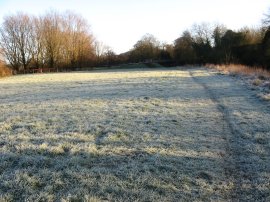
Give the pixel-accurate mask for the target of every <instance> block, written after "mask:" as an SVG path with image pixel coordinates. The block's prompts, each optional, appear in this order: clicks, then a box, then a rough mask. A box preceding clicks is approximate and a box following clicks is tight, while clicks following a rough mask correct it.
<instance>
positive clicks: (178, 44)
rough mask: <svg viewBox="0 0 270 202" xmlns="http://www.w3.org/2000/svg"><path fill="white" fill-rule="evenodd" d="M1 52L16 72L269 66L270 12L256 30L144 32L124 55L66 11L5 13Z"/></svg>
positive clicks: (216, 28) (200, 26) (199, 28)
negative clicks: (170, 35) (168, 35)
mask: <svg viewBox="0 0 270 202" xmlns="http://www.w3.org/2000/svg"><path fill="white" fill-rule="evenodd" d="M0 48H1V49H0V53H1V55H2V56H4V58H5V59H4V60H5V61H7V62H8V64H9V66H11V67H12V69H13V70H15V71H16V72H21V71H26V72H27V71H29V70H31V69H38V68H52V69H57V70H60V71H61V70H62V69H69V70H77V69H79V68H82V67H94V66H111V65H116V64H121V63H137V62H145V63H147V62H150V63H151V62H159V63H161V64H163V65H165V66H167V65H185V64H206V63H214V64H224V63H225V64H229V63H240V64H245V65H250V66H262V67H265V68H268V69H270V14H269V15H266V17H265V19H264V20H263V26H261V27H258V28H249V27H244V28H242V29H240V30H238V31H233V30H231V29H229V28H227V27H225V26H224V25H220V24H219V25H211V24H208V23H201V24H194V25H193V26H192V27H191V28H190V29H188V30H186V31H184V32H183V33H182V34H181V36H180V37H179V38H177V39H175V40H174V43H173V44H167V43H161V42H160V41H158V40H157V38H156V37H155V36H153V35H151V34H146V35H144V36H143V37H142V38H141V39H140V40H138V41H137V42H136V44H134V46H133V48H132V49H131V50H130V51H128V52H126V53H123V54H119V55H117V54H115V53H114V51H113V50H112V49H111V48H110V47H108V46H106V45H104V44H103V43H102V42H99V41H97V40H96V39H95V37H94V36H93V34H92V32H91V29H90V26H89V24H88V23H87V21H86V20H85V19H84V18H83V17H82V16H80V15H78V14H75V13H73V12H69V11H66V12H64V13H58V12H57V11H53V10H52V11H49V12H47V13H46V14H45V15H41V16H31V15H28V14H25V13H17V14H14V15H9V16H6V17H5V18H4V20H3V23H2V25H1V27H0Z"/></svg>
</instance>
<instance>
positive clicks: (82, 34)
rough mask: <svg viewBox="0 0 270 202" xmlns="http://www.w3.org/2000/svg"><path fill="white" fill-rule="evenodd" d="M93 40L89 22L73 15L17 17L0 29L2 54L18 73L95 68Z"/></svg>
mask: <svg viewBox="0 0 270 202" xmlns="http://www.w3.org/2000/svg"><path fill="white" fill-rule="evenodd" d="M93 40H94V37H93V35H92V33H91V31H90V29H89V25H88V23H87V21H86V20H85V19H83V18H82V17H81V16H79V15H77V14H74V13H72V12H65V13H62V14H60V13H58V12H56V11H50V12H48V13H46V14H45V15H43V16H30V15H27V14H24V13H17V14H15V15H10V16H6V17H5V18H4V22H3V24H2V26H1V28H0V45H1V51H2V54H3V55H4V57H5V58H6V60H7V61H8V63H9V65H10V66H11V67H12V68H13V69H14V70H15V71H21V70H29V69H31V68H69V67H82V66H84V65H88V64H91V62H92V60H93V56H94V46H93Z"/></svg>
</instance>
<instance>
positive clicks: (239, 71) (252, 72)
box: [206, 64, 270, 78]
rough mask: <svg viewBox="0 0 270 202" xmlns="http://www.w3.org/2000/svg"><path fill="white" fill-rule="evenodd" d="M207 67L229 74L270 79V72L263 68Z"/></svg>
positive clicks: (210, 65)
mask: <svg viewBox="0 0 270 202" xmlns="http://www.w3.org/2000/svg"><path fill="white" fill-rule="evenodd" d="M206 66H207V67H209V68H213V69H217V70H219V71H222V72H224V73H227V74H234V75H244V76H256V77H261V78H270V71H268V70H266V69H264V68H262V67H249V66H245V65H240V64H229V65H224V64H222V65H214V64H207V65H206Z"/></svg>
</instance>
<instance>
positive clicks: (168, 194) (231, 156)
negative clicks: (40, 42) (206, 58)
mask: <svg viewBox="0 0 270 202" xmlns="http://www.w3.org/2000/svg"><path fill="white" fill-rule="evenodd" d="M0 114H1V116H0V201H14V200H28V201H41V200H45V201H61V200H62V201H74V200H84V201H237V200H242V201H256V200H259V201H267V200H269V199H270V198H269V194H270V193H269V189H270V187H269V186H270V185H269V183H270V173H269V171H270V155H269V152H270V143H269V137H270V132H269V131H270V126H269V123H268V122H269V120H270V114H269V109H268V108H267V105H265V103H263V102H261V101H259V100H258V99H257V98H256V96H254V95H253V91H251V90H248V89H247V88H246V87H245V86H244V85H242V84H241V83H238V82H236V81H235V80H234V79H232V78H230V77H226V76H222V75H217V74H216V73H214V72H210V71H207V70H205V69H192V70H180V69H170V70H165V69H160V70H132V71H127V70H121V71H115V72H110V71H96V72H93V73H86V72H85V73H64V74H43V75H25V76H15V77H10V78H5V79H3V80H0Z"/></svg>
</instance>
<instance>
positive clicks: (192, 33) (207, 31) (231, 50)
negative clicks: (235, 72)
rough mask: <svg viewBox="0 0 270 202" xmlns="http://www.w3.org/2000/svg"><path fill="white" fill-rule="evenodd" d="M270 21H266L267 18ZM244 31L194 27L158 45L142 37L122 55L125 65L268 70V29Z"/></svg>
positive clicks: (149, 38)
mask: <svg viewBox="0 0 270 202" xmlns="http://www.w3.org/2000/svg"><path fill="white" fill-rule="evenodd" d="M269 19H270V17H269ZM269 24H270V23H269V21H268V25H267V26H262V27H259V28H249V27H244V28H242V29H240V30H238V31H233V30H231V29H228V28H227V27H225V26H224V25H215V26H212V25H210V24H207V23H202V24H194V25H193V26H192V28H191V29H189V30H186V31H184V32H183V33H182V35H181V36H180V37H179V38H177V39H176V40H175V41H174V43H173V44H164V43H160V42H159V41H158V40H157V39H156V38H155V37H154V36H153V35H150V34H147V35H145V36H143V37H142V39H141V40H139V41H138V42H137V43H136V44H135V45H134V47H133V49H132V50H131V51H130V52H128V53H126V54H125V57H126V59H127V61H129V62H146V61H159V62H160V63H162V62H163V63H165V64H166V63H171V64H172V65H185V64H201V65H203V64H206V63H213V64H230V63H237V64H245V65H249V66H262V67H265V68H268V69H270V26H269Z"/></svg>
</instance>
